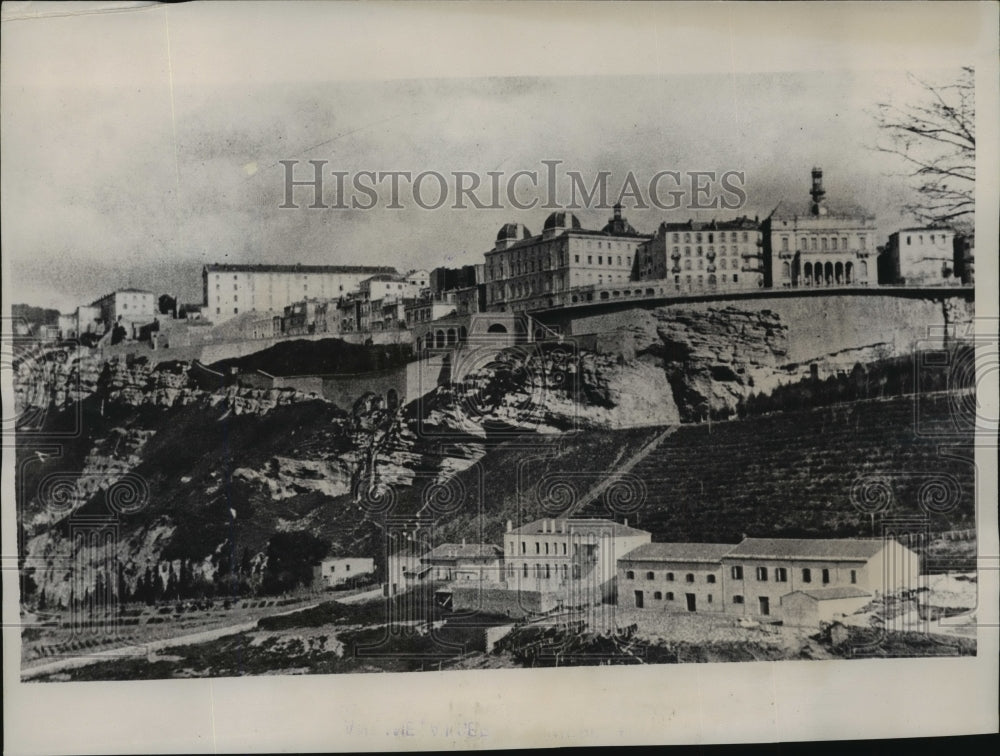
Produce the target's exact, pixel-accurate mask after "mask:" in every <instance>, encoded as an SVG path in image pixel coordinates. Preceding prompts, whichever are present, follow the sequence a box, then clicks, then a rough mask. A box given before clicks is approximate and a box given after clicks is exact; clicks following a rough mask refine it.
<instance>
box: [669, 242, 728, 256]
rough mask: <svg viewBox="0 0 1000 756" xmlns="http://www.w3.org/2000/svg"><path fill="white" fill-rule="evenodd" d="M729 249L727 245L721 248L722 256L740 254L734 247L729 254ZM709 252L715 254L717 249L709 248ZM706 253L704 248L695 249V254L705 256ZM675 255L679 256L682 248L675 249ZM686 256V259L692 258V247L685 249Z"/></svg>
mask: <svg viewBox="0 0 1000 756" xmlns="http://www.w3.org/2000/svg"><path fill="white" fill-rule="evenodd" d="M728 249H729V248H728V247H726V245H725V244H723V245H722V246H721V247H719V254H720V255H725V254H734V255H735V254H737V253H738V252H739V248H738V247H733V248H732V250H729V252H727V250H728ZM707 251H708V252H710V253H711V252H714V251H715V247H709V248H708V250H707ZM705 252H706V250H705V248H704V247H695V248H694V253H695V254H696V255H704V254H705ZM673 253H674V254H675V255H679V254H680V253H681V248H680V247H674V249H673ZM684 256H685V257H690V256H691V247H684Z"/></svg>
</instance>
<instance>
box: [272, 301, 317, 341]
mask: <svg viewBox="0 0 1000 756" xmlns="http://www.w3.org/2000/svg"><path fill="white" fill-rule="evenodd" d="M321 304H325V302H318V301H317V300H315V299H303V300H302V301H300V302H292V303H291V304H288V305H285V308H284V314H283V315H282V317H281V332H282V333H283V334H284V335H285V336H304V335H307V334H310V333H315V330H316V312H317V308H318V307H319V306H320V305H321Z"/></svg>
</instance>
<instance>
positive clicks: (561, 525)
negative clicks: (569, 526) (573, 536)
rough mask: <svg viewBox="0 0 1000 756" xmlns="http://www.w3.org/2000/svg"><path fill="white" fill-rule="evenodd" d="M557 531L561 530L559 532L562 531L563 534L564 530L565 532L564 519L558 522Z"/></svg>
mask: <svg viewBox="0 0 1000 756" xmlns="http://www.w3.org/2000/svg"><path fill="white" fill-rule="evenodd" d="M559 532H561V533H564V534H565V532H566V520H562V521H561V522H560V523H559Z"/></svg>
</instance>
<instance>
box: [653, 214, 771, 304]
mask: <svg viewBox="0 0 1000 756" xmlns="http://www.w3.org/2000/svg"><path fill="white" fill-rule="evenodd" d="M762 246H763V236H762V233H761V226H760V223H758V222H757V220H751V219H750V218H747V217H745V216H744V217H742V218H735V219H734V220H729V221H715V220H713V221H709V222H707V223H702V222H696V221H693V220H689V221H687V222H686V223H661V224H660V226H659V228H657V230H656V233H655V234H653V238H651V239H650V240H649V241H647V242H645V243H643V244H642V245H641V246H640V247H639V250H638V252H637V254H636V258H635V268H634V271H633V278H634V279H635V280H638V281H653V280H668V281H670V283H671V284H672V287H673V289H674V290H675V291H703V290H722V291H724V290H726V289H746V288H753V289H756V288H759V287H761V286H763V285H764V272H763V266H762V265H761V264H760V258H761V248H762Z"/></svg>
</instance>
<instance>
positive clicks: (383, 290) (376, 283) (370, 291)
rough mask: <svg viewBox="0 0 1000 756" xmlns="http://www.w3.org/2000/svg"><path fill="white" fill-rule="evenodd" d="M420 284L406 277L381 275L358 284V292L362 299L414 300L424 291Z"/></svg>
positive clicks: (424, 287)
mask: <svg viewBox="0 0 1000 756" xmlns="http://www.w3.org/2000/svg"><path fill="white" fill-rule="evenodd" d="M426 288H427V287H426V286H423V287H421V286H420V285H419V284H416V283H412V282H410V281H409V280H407V278H406V277H405V276H396V275H389V274H386V273H381V274H379V275H377V276H372V277H371V278H366V279H365V280H364V281H362V282H361V283H360V284H358V291H359V292H360V293H361V298H362V299H371V300H375V299H384V298H386V297H404V298H414V297H416V296H417V295H418V294H420V291H421V290H422V289H426Z"/></svg>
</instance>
